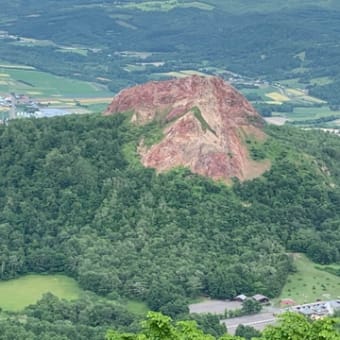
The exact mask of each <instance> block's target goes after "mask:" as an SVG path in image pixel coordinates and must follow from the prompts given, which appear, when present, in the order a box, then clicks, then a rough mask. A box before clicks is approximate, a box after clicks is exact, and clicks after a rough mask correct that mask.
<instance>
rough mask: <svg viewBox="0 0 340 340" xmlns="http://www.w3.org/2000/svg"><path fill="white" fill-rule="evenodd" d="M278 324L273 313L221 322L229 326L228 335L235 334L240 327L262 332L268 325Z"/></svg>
mask: <svg viewBox="0 0 340 340" xmlns="http://www.w3.org/2000/svg"><path fill="white" fill-rule="evenodd" d="M275 322H276V318H275V316H274V315H273V313H268V312H264V313H260V314H255V315H247V316H241V317H239V318H232V319H225V320H221V323H224V324H225V325H226V326H227V329H228V333H230V334H235V331H236V328H237V326H238V325H241V324H242V325H244V326H252V327H254V328H255V329H257V330H259V331H261V330H263V329H264V328H265V327H266V326H268V325H273V324H275Z"/></svg>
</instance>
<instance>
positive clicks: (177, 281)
mask: <svg viewBox="0 0 340 340" xmlns="http://www.w3.org/2000/svg"><path fill="white" fill-rule="evenodd" d="M127 121H128V120H127V119H126V115H118V116H114V117H101V116H82V117H80V116H67V117H60V118H53V119H36V120H18V121H11V122H10V123H9V124H8V126H1V127H0V147H1V153H0V172H1V175H0V182H1V185H0V209H1V214H0V222H1V224H0V247H1V258H0V261H1V262H0V268H1V272H0V275H1V279H2V280H5V279H9V278H13V277H16V276H18V275H22V274H24V273H28V272H36V273H55V272H62V273H65V274H67V275H70V276H72V277H74V278H75V279H76V280H77V281H78V282H79V283H80V285H81V286H82V287H83V288H84V289H86V290H89V291H92V292H95V293H97V294H99V295H102V296H109V297H110V296H111V297H113V298H114V297H119V296H120V297H125V298H130V299H137V300H141V301H145V302H146V303H147V304H148V306H149V308H150V309H152V310H160V311H162V312H164V313H166V314H168V315H172V316H176V315H179V314H182V313H186V312H187V301H188V299H189V298H194V297H197V296H201V295H208V296H211V297H216V298H229V297H233V296H234V295H236V294H239V293H245V294H253V293H263V294H266V295H268V296H271V297H273V296H276V295H278V294H279V292H280V290H281V288H282V286H283V285H284V283H285V281H286V278H287V275H288V273H289V272H291V271H292V270H294V268H293V266H292V263H291V261H290V258H289V256H288V255H287V252H305V253H306V254H307V255H308V256H309V257H310V258H312V259H313V260H314V261H316V262H318V263H322V264H328V263H332V262H335V261H339V259H340V254H339V249H340V247H339V245H340V230H339V220H340V216H339V213H340V212H339V209H338V208H339V204H340V191H339V184H340V171H339V169H340V167H339V162H340V154H339V150H340V139H339V138H338V137H337V136H332V135H329V134H326V133H323V132H316V131H313V132H310V131H301V130H297V129H294V128H274V127H271V128H269V127H268V128H267V133H268V134H269V136H270V137H269V138H268V139H267V141H266V142H264V143H263V144H259V143H256V142H254V141H252V140H248V141H247V143H248V144H249V149H250V151H251V153H252V155H253V156H254V157H255V158H263V157H266V158H269V159H271V162H272V167H271V170H270V171H268V172H267V173H265V174H264V175H263V176H262V177H261V178H258V179H255V180H253V181H250V182H245V183H239V182H238V181H236V180H235V181H234V184H233V186H231V187H230V186H229V187H228V186H226V185H225V184H223V183H215V182H213V181H211V180H209V179H206V178H202V177H200V176H198V175H194V174H192V173H190V172H189V171H188V170H186V169H175V170H173V171H170V172H168V173H165V174H159V175H157V174H156V173H155V171H154V170H152V169H147V168H143V167H142V166H141V165H140V163H139V161H138V159H137V156H136V152H135V149H136V145H137V142H138V140H139V139H140V138H141V136H146V138H148V136H149V137H150V136H152V135H153V134H154V133H155V129H156V127H155V125H153V124H150V125H147V126H144V127H138V126H131V125H130V123H128V122H127ZM80 303H81V302H80ZM82 303H86V302H82ZM58 304H59V302H57V301H55V300H53V299H51V298H50V299H47V300H44V302H43V303H42V305H41V307H39V306H38V307H37V311H36V312H34V308H33V310H31V309H29V310H28V311H26V312H24V314H25V315H29V317H33V319H34V320H36V321H34V322H37V323H38V324H40V323H41V322H43V323H46V327H47V328H46V329H50V331H51V332H52V331H53V332H57V331H56V330H55V328H53V327H55V322H56V320H60V322H61V323H64V322H66V321H67V320H69V321H68V322H71V323H72V324H74V326H72V327H80V328H82V327H83V328H84V327H85V325H87V326H91V325H93V327H96V326H105V325H111V324H112V325H113V326H115V325H117V327H118V326H119V327H132V325H133V320H135V317H133V316H127V315H128V314H127V313H125V312H124V311H123V310H121V312H119V310H118V311H117V314H112V313H113V312H112V308H111V307H110V306H107V307H105V306H102V305H100V304H99V306H98V307H93V308H96V309H95V310H97V311H98V313H99V315H103V314H102V312H99V311H100V310H106V314H105V315H106V316H105V317H104V316H101V317H98V318H99V319H100V321H98V323H96V322H94V323H93V324H91V323H89V324H88V323H87V322H86V321H84V320H88V319H86V318H85V319H84V318H80V316H79V315H78V313H79V311H81V307H80V305H73V306H72V305H68V303H67V302H63V304H62V306H61V307H58V306H59V305H58ZM91 305H92V303H91ZM43 306H45V307H43ZM104 307H105V308H104ZM41 308H43V311H44V312H42V311H41V310H40V309H41ZM51 308H52V309H51ZM58 308H59V309H61V310H64V309H65V310H66V311H68V310H69V312H62V313H61V314H55V313H54V312H52V310H53V311H56V310H58ZM77 311H78V312H77ZM108 311H110V313H111V314H107V313H109V312H108ZM46 313H47V314H46ZM65 313H66V314H65ZM67 313H69V314H67ZM89 313H90V314H89V315H92V314H93V315H97V314H96V313H97V312H94V311H93V312H91V311H89ZM91 313H92V314H91ZM100 313H101V314H100ZM115 313H116V312H115ZM49 315H50V316H49ZM58 315H59V316H58ZM77 315H78V316H77ZM114 315H118V316H114ZM119 315H126V316H125V319H123V320H122V319H121V318H122V317H123V316H119ZM79 318H80V319H79ZM87 318H88V316H87ZM39 320H40V321H39ZM51 321H53V323H52V324H50V323H51ZM12 322H14V321H13V319H12V321H11V323H12ZM32 322H33V321H32ZM32 325H34V323H29V324H27V325H26V326H24V325H23V324H21V326H20V327H21V328H25V327H26V331H27V329H30V331H31V332H33V333H34V334H39V333H36V332H39V331H38V330H37V328H35V327H38V326H32ZM7 326H8V327H9V324H8V323H7ZM27 327H30V328H27ZM49 327H52V328H53V329H54V330H53V329H52V328H49ZM70 327H71V326H70ZM84 332H85V331H84ZM101 332H102V331H101ZM85 333H86V332H85ZM100 334H101V335H100V336H102V334H103V333H100ZM98 336H99V335H98ZM69 338H70V339H73V338H74V337H72V336H71V335H70V336H69ZM94 338H95V337H94Z"/></svg>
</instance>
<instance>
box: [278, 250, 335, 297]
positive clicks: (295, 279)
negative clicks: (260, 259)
mask: <svg viewBox="0 0 340 340" xmlns="http://www.w3.org/2000/svg"><path fill="white" fill-rule="evenodd" d="M294 262H295V265H296V268H297V271H296V273H294V274H291V275H289V277H288V280H287V283H286V285H285V286H284V288H283V290H282V293H281V295H280V297H279V299H278V300H277V301H279V300H281V299H286V298H291V299H293V300H294V301H295V302H297V303H307V302H313V301H316V300H317V299H320V300H329V299H337V298H340V277H339V276H335V275H332V274H330V273H327V272H325V271H323V270H320V269H317V267H319V268H322V267H323V266H320V265H316V264H315V263H314V262H311V261H310V260H309V259H307V257H306V256H305V255H303V254H294Z"/></svg>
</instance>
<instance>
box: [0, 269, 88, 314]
mask: <svg viewBox="0 0 340 340" xmlns="http://www.w3.org/2000/svg"><path fill="white" fill-rule="evenodd" d="M47 292H51V293H53V294H54V295H56V296H58V297H59V298H63V299H67V300H75V299H77V298H78V297H79V296H80V295H81V293H82V290H81V289H80V287H79V286H78V284H77V283H76V281H75V280H73V279H71V278H69V277H67V276H64V275H26V276H23V277H21V278H18V279H14V280H9V281H2V282H0V308H2V309H4V310H7V311H18V310H21V309H23V308H24V307H26V306H28V305H30V304H33V303H35V302H36V301H38V300H39V299H40V298H41V297H42V295H43V294H44V293H47Z"/></svg>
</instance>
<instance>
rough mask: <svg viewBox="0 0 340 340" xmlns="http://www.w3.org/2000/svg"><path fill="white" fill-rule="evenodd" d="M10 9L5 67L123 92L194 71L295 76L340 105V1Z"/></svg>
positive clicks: (2, 16)
mask: <svg viewBox="0 0 340 340" xmlns="http://www.w3.org/2000/svg"><path fill="white" fill-rule="evenodd" d="M1 6H2V8H1V9H2V10H1V13H0V30H2V31H5V32H8V34H9V35H6V34H5V35H2V40H1V44H0V53H1V59H4V60H9V61H12V62H16V63H24V64H29V65H33V66H36V67H37V68H39V69H43V70H47V71H49V72H53V73H56V74H62V75H67V76H71V77H76V78H83V79H87V80H91V81H93V80H95V79H96V78H98V77H99V78H107V79H109V80H110V81H111V82H110V83H108V84H109V86H110V88H111V89H112V90H113V91H118V90H120V89H121V88H123V87H125V86H127V85H131V84H135V83H139V82H144V81H146V80H148V79H150V78H152V79H154V78H161V77H166V73H167V72H173V71H176V70H188V69H189V70H191V69H194V70H200V71H203V72H208V73H219V72H223V71H225V70H230V71H233V72H237V73H241V74H244V75H248V76H251V77H264V78H265V79H267V80H274V79H275V80H282V79H290V78H294V79H297V80H298V81H300V82H301V83H303V84H304V85H308V86H309V87H310V88H311V89H312V91H313V93H314V94H315V95H318V96H321V97H322V98H324V99H325V100H327V101H329V102H330V103H331V104H334V105H337V104H339V103H338V101H339V100H338V96H337V95H336V93H337V90H336V89H337V83H335V85H334V87H333V86H332V85H329V83H333V82H334V81H336V79H337V77H338V76H339V74H340V69H339V65H338V62H337V60H338V57H339V47H338V27H339V20H340V7H339V4H338V3H337V2H336V1H318V2H316V1H310V0H305V1H296V0H291V1H281V0H276V1H268V0H261V1H256V2H254V1H250V0H243V1H235V0H229V1H218V0H209V1H202V2H199V1H198V2H192V1H189V0H172V1H170V0H168V1H124V2H121V3H120V2H112V1H101V2H98V1H94V0H87V1H86V0H72V1H53V0H47V1H45V2H44V3H41V1H34V0H33V1H29V2H27V1H21V0H17V1H15V2H13V1H3V2H2V5H1ZM25 37H26V38H33V40H32V39H31V40H27V39H24V38H25ZM34 39H35V40H34ZM70 47H72V48H73V49H70ZM127 51H128V53H126V52H127ZM135 52H139V53H135ZM141 53H142V54H141ZM145 53H146V54H145ZM320 78H322V81H321V80H320ZM325 79H326V80H325ZM325 81H326V83H327V84H325V83H324V82H325ZM104 83H105V84H107V81H104ZM325 85H327V86H328V87H327V88H324V86H325Z"/></svg>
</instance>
